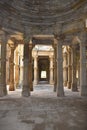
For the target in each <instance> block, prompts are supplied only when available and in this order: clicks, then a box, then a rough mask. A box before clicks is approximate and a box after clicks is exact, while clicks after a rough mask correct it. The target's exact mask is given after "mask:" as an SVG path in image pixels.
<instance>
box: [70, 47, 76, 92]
mask: <svg viewBox="0 0 87 130" xmlns="http://www.w3.org/2000/svg"><path fill="white" fill-rule="evenodd" d="M71 90H72V91H77V79H76V49H75V45H73V47H72V85H71Z"/></svg>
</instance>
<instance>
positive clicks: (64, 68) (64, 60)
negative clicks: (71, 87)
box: [63, 52, 67, 87]
mask: <svg viewBox="0 0 87 130" xmlns="http://www.w3.org/2000/svg"><path fill="white" fill-rule="evenodd" d="M63 82H64V83H63V85H64V87H66V86H67V53H66V52H65V53H63Z"/></svg>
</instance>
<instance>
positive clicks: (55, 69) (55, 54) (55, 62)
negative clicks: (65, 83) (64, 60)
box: [54, 39, 57, 92]
mask: <svg viewBox="0 0 87 130" xmlns="http://www.w3.org/2000/svg"><path fill="white" fill-rule="evenodd" d="M56 89H57V40H56V39H54V92H56Z"/></svg>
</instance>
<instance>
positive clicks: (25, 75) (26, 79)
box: [22, 43, 30, 97]
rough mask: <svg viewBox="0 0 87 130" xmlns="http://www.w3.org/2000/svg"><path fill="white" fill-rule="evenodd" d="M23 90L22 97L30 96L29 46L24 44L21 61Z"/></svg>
mask: <svg viewBox="0 0 87 130" xmlns="http://www.w3.org/2000/svg"><path fill="white" fill-rule="evenodd" d="M23 64H24V68H23V89H22V96H24V97H28V96H30V86H29V44H28V43H25V44H24V59H23Z"/></svg>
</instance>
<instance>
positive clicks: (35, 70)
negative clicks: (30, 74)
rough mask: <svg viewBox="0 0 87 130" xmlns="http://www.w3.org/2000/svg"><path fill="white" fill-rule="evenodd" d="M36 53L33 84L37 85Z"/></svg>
mask: <svg viewBox="0 0 87 130" xmlns="http://www.w3.org/2000/svg"><path fill="white" fill-rule="evenodd" d="M37 58H38V56H37V54H36V55H35V56H34V85H37V83H38V74H37V72H38V66H37Z"/></svg>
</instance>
